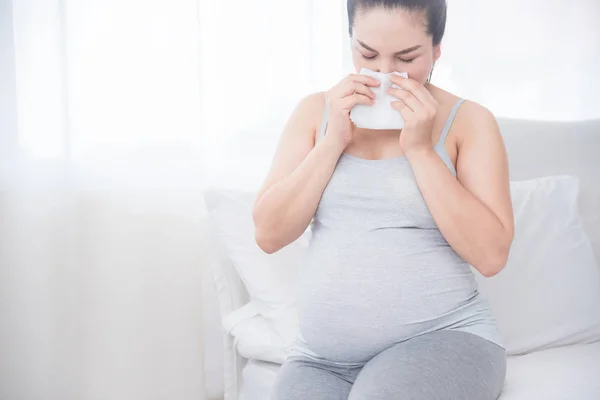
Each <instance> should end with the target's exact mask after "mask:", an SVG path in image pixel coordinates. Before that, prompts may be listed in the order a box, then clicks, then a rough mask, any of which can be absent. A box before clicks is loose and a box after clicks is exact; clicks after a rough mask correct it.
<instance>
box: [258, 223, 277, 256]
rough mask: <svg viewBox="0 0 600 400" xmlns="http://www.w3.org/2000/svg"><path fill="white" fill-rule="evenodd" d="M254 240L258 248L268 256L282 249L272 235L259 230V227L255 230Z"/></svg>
mask: <svg viewBox="0 0 600 400" xmlns="http://www.w3.org/2000/svg"><path fill="white" fill-rule="evenodd" d="M254 240H255V241H256V244H257V245H258V247H259V248H260V249H261V250H262V251H264V252H265V253H267V254H273V253H276V252H277V251H278V250H280V249H281V246H280V245H279V244H278V243H276V241H275V240H274V238H273V237H272V235H267V234H266V233H265V232H264V229H259V228H258V227H257V228H255V230H254Z"/></svg>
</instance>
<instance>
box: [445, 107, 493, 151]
mask: <svg viewBox="0 0 600 400" xmlns="http://www.w3.org/2000/svg"><path fill="white" fill-rule="evenodd" d="M453 125H454V128H455V131H456V133H457V135H456V141H457V144H458V146H459V147H460V145H461V144H464V143H465V142H468V141H472V140H481V139H484V140H489V139H501V136H500V129H499V127H498V122H497V121H496V117H495V116H494V114H493V113H492V112H491V111H490V110H489V109H487V108H486V107H484V106H482V105H481V104H479V103H477V102H474V101H471V100H467V101H465V102H464V103H463V104H462V105H461V106H460V108H459V111H458V113H457V114H456V119H455V121H454V124H453Z"/></svg>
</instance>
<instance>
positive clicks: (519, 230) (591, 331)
mask: <svg viewBox="0 0 600 400" xmlns="http://www.w3.org/2000/svg"><path fill="white" fill-rule="evenodd" d="M511 192H512V201H513V207H514V214H515V239H514V241H513V244H512V247H511V251H510V256H509V260H508V263H507V265H506V267H505V269H504V270H503V271H502V272H501V273H499V274H498V275H496V276H494V277H492V278H483V277H481V275H479V274H476V276H477V280H478V283H479V289H480V292H481V293H482V294H483V295H484V296H485V297H486V298H487V299H488V300H489V301H490V303H491V306H492V309H493V311H494V314H495V316H496V319H497V321H498V325H499V329H500V331H501V334H502V336H503V339H504V344H505V345H506V347H507V351H508V354H510V355H512V354H523V353H529V352H532V351H535V350H541V349H546V348H552V347H558V346H564V345H570V344H575V343H589V342H593V341H595V340H600V268H599V267H598V265H597V263H596V261H595V259H594V254H593V251H592V247H591V245H590V241H589V239H588V237H587V235H586V233H585V231H584V229H583V226H582V222H581V219H580V217H579V212H578V208H577V199H578V195H579V180H578V179H577V178H575V177H570V176H554V177H546V178H538V179H533V180H528V181H520V182H512V183H511Z"/></svg>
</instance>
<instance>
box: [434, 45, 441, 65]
mask: <svg viewBox="0 0 600 400" xmlns="http://www.w3.org/2000/svg"><path fill="white" fill-rule="evenodd" d="M441 55H442V44H441V43H440V44H438V45H437V46H435V47H434V48H433V61H434V62H435V61H437V60H438V58H440V56H441Z"/></svg>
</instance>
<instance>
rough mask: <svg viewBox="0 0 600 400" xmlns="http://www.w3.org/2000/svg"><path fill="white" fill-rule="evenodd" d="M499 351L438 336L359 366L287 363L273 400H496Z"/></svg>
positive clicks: (502, 364) (501, 374) (469, 338)
mask: <svg viewBox="0 0 600 400" xmlns="http://www.w3.org/2000/svg"><path fill="white" fill-rule="evenodd" d="M505 376H506V353H505V351H504V349H502V348H501V347H499V346H497V345H496V344H494V343H492V342H489V341H487V340H485V339H482V338H480V337H479V336H475V335H473V334H470V333H466V332H459V331H449V330H444V331H437V332H433V333H427V334H423V335H421V336H417V337H414V338H412V339H409V340H407V341H404V342H402V343H399V344H396V345H394V346H392V347H390V348H388V349H386V350H384V351H382V352H381V353H379V354H378V355H377V356H375V357H373V358H372V359H371V360H369V361H368V362H366V363H365V364H364V365H360V366H352V367H346V366H340V365H339V364H335V363H330V362H325V361H315V360H313V359H311V358H304V357H290V358H289V359H288V360H286V362H285V363H284V364H283V366H282V367H281V370H280V372H279V375H278V377H277V380H276V383H275V387H274V389H273V392H272V397H271V398H272V399H273V400H308V399H310V400H396V399H398V400H446V399H447V400H496V399H497V398H498V397H499V395H500V393H501V391H502V388H503V386H504V378H505Z"/></svg>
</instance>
